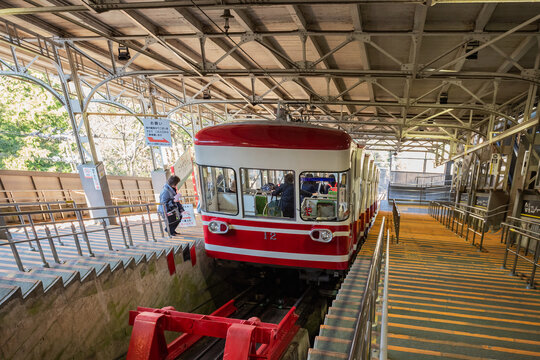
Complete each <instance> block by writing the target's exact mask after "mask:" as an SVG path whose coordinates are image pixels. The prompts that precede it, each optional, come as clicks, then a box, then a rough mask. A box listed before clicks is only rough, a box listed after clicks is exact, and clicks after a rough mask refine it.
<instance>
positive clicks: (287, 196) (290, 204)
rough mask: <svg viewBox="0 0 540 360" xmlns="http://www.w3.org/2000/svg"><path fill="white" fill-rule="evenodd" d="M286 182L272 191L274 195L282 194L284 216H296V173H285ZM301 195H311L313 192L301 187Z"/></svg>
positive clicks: (281, 202)
mask: <svg viewBox="0 0 540 360" xmlns="http://www.w3.org/2000/svg"><path fill="white" fill-rule="evenodd" d="M284 180H285V182H284V183H283V184H281V185H280V186H279V187H278V188H277V189H276V190H274V191H273V192H272V195H273V196H277V195H281V200H280V202H279V207H280V208H281V211H282V212H283V216H284V217H289V218H294V175H293V174H292V173H288V174H286V175H285V179H284ZM300 195H301V196H311V195H312V193H310V192H307V191H305V190H302V189H300Z"/></svg>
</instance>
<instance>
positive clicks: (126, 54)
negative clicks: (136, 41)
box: [118, 45, 131, 61]
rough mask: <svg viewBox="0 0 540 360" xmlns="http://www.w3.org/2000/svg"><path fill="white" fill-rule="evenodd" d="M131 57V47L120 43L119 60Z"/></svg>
mask: <svg viewBox="0 0 540 360" xmlns="http://www.w3.org/2000/svg"><path fill="white" fill-rule="evenodd" d="M129 59H131V55H130V54H129V49H128V47H127V46H125V45H118V60H119V61H126V60H129Z"/></svg>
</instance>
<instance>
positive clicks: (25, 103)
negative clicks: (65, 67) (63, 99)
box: [0, 77, 72, 172]
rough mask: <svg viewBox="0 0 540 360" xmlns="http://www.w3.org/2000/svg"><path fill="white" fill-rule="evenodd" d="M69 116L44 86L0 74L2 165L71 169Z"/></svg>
mask: <svg viewBox="0 0 540 360" xmlns="http://www.w3.org/2000/svg"><path fill="white" fill-rule="evenodd" d="M69 129H70V125H69V119H68V115H67V113H66V111H65V110H64V108H63V106H62V104H61V103H60V102H59V101H58V100H57V99H56V98H54V96H52V95H51V94H50V93H49V92H48V91H47V90H45V89H44V88H42V87H41V86H37V85H34V84H30V83H28V82H25V81H22V80H14V79H10V78H7V77H0V168H2V169H13V170H37V171H58V172H68V171H71V170H72V167H71V165H70V163H69V158H70V156H69V155H67V154H69V152H70V151H71V149H70V148H68V146H70V145H68V144H67V143H66V141H65V140H66V131H69Z"/></svg>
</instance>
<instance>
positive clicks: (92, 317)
mask: <svg viewBox="0 0 540 360" xmlns="http://www.w3.org/2000/svg"><path fill="white" fill-rule="evenodd" d="M196 253H197V262H196V265H195V266H192V264H191V262H190V261H189V260H188V261H186V262H183V260H182V253H181V252H180V253H179V254H177V255H176V256H175V262H176V266H177V267H176V273H175V274H174V275H172V276H171V275H170V274H169V270H168V267H167V259H166V257H165V256H161V257H160V258H159V259H155V258H153V259H152V260H151V261H149V262H148V263H141V264H139V265H136V266H133V267H132V268H127V269H125V270H123V269H120V270H117V271H115V272H114V273H110V272H109V273H104V274H101V275H100V276H99V277H97V278H94V279H89V280H85V281H84V282H82V283H81V282H75V283H73V284H70V285H68V286H67V288H64V287H63V286H62V287H59V288H57V289H51V290H50V291H48V292H47V293H45V294H43V293H42V294H39V295H36V296H35V298H27V299H25V300H14V301H12V302H11V303H8V304H6V305H5V306H4V307H3V308H2V309H0V358H2V359H114V358H119V357H124V356H125V354H126V352H127V349H128V345H129V339H130V335H131V326H129V325H128V312H129V310H135V309H136V308H137V306H146V307H157V308H160V307H164V306H174V307H175V308H176V309H177V310H179V311H188V312H190V311H192V310H193V309H195V308H197V310H196V311H195V312H197V313H209V312H211V311H212V310H214V309H215V308H216V306H220V305H222V303H224V302H225V301H226V300H228V299H229V298H230V297H231V294H230V291H231V290H230V288H229V287H228V285H226V282H225V281H224V277H225V276H226V274H227V273H224V272H223V271H214V265H213V264H214V263H213V261H212V260H211V259H210V258H208V257H206V254H205V252H204V249H203V245H202V243H199V244H198V245H197V246H196ZM201 305H202V306H201Z"/></svg>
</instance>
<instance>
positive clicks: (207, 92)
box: [202, 89, 212, 100]
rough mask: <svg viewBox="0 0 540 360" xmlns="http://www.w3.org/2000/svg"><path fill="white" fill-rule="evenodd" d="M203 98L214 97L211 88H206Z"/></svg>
mask: <svg viewBox="0 0 540 360" xmlns="http://www.w3.org/2000/svg"><path fill="white" fill-rule="evenodd" d="M202 98H203V99H204V100H210V99H211V98H212V95H210V89H206V90H204V91H203V93H202Z"/></svg>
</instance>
